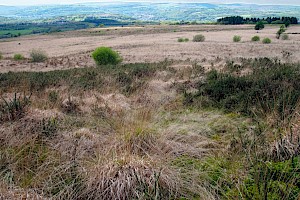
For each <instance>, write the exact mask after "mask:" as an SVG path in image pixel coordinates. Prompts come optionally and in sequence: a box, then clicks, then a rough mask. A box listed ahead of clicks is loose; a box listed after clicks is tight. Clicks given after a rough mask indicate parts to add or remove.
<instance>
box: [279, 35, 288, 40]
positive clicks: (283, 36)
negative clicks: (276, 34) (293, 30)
mask: <svg viewBox="0 0 300 200" xmlns="http://www.w3.org/2000/svg"><path fill="white" fill-rule="evenodd" d="M281 39H282V40H288V39H289V35H288V34H282V35H281Z"/></svg>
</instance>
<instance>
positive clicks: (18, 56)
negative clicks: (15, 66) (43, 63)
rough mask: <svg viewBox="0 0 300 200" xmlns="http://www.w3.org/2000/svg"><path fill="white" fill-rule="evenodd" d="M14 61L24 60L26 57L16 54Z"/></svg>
mask: <svg viewBox="0 0 300 200" xmlns="http://www.w3.org/2000/svg"><path fill="white" fill-rule="evenodd" d="M14 60H24V56H23V55H22V54H15V55H14Z"/></svg>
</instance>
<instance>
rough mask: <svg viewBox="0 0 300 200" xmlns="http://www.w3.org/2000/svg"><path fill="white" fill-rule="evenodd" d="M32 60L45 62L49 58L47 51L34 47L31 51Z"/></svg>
mask: <svg viewBox="0 0 300 200" xmlns="http://www.w3.org/2000/svg"><path fill="white" fill-rule="evenodd" d="M30 57H31V61H32V62H44V61H46V60H47V59H48V56H47V54H46V52H44V51H43V50H40V49H33V50H31V52H30Z"/></svg>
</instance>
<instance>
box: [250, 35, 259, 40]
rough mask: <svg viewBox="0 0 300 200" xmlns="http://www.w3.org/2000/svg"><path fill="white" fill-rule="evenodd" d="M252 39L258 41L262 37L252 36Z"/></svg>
mask: <svg viewBox="0 0 300 200" xmlns="http://www.w3.org/2000/svg"><path fill="white" fill-rule="evenodd" d="M251 41H253V42H257V41H260V37H259V36H257V35H256V36H253V37H252V38H251Z"/></svg>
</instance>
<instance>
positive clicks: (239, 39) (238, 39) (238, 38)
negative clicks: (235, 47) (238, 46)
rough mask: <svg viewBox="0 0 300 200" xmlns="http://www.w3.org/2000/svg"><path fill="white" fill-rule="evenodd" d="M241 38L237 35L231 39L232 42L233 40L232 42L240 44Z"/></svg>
mask: <svg viewBox="0 0 300 200" xmlns="http://www.w3.org/2000/svg"><path fill="white" fill-rule="evenodd" d="M241 39H242V38H241V36H239V35H235V36H233V38H232V40H233V42H240V41H241Z"/></svg>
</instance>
